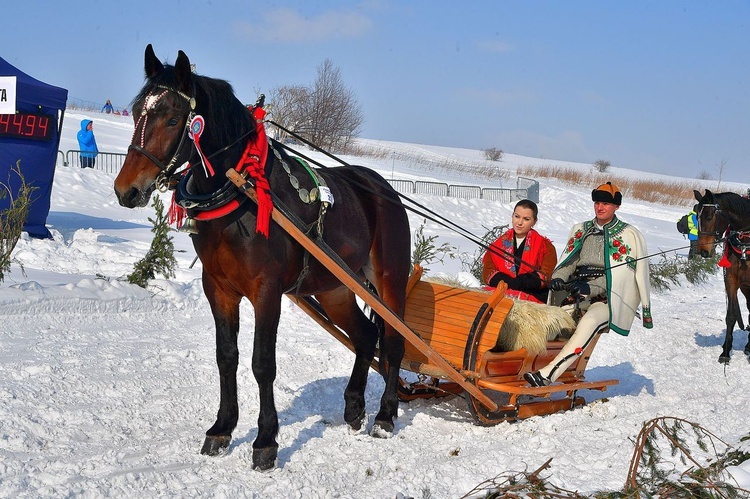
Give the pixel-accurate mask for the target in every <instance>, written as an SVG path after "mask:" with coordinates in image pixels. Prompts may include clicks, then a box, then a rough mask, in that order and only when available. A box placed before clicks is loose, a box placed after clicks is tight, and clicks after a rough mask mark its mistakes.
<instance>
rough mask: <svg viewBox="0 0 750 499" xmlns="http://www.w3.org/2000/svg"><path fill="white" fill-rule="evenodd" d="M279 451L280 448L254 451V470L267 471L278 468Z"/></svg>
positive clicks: (265, 448) (264, 448) (274, 447)
mask: <svg viewBox="0 0 750 499" xmlns="http://www.w3.org/2000/svg"><path fill="white" fill-rule="evenodd" d="M278 451H279V447H278V446H273V447H263V448H262V449H253V469H254V470H258V471H266V470H270V469H271V468H273V467H274V466H276V456H277V454H278Z"/></svg>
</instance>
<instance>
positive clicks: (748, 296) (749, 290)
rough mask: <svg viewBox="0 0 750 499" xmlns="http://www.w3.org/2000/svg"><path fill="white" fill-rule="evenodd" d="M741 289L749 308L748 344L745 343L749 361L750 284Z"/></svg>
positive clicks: (746, 305)
mask: <svg viewBox="0 0 750 499" xmlns="http://www.w3.org/2000/svg"><path fill="white" fill-rule="evenodd" d="M740 289H742V294H744V295H745V308H747V310H748V315H747V327H746V328H745V330H746V331H747V344H746V345H745V350H744V353H745V355H747V357H748V361H750V284H745V285H744V286H742V287H741V288H740ZM740 327H742V326H740Z"/></svg>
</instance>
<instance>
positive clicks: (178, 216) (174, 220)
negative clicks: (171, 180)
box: [167, 192, 187, 229]
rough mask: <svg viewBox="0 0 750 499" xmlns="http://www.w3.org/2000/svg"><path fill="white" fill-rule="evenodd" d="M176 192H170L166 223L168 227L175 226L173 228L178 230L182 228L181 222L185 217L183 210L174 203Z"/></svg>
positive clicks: (185, 213) (185, 212)
mask: <svg viewBox="0 0 750 499" xmlns="http://www.w3.org/2000/svg"><path fill="white" fill-rule="evenodd" d="M175 194H176V192H172V203H171V204H170V205H169V211H168V212H167V223H168V224H169V225H172V224H175V228H177V229H179V228H180V227H182V222H183V221H184V220H185V216H187V211H186V210H185V208H183V207H182V206H180V205H179V204H177V203H176V202H175Z"/></svg>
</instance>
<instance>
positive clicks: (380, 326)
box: [364, 281, 386, 373]
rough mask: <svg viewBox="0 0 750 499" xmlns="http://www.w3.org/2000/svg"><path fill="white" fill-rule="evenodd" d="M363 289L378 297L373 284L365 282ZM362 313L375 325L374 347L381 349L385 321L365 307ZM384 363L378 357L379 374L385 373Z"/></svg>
mask: <svg viewBox="0 0 750 499" xmlns="http://www.w3.org/2000/svg"><path fill="white" fill-rule="evenodd" d="M365 287H366V288H367V289H369V290H370V291H371V292H372V294H374V295H375V296H378V290H377V289H376V288H375V285H374V284H373V283H371V282H370V281H365ZM364 312H365V315H366V316H367V318H368V319H369V320H370V322H372V323H373V324H374V325H375V329H376V331H377V334H378V343H377V346H376V347H377V348H381V346H382V345H383V340H384V338H385V320H383V318H382V317H380V315H378V313H377V312H375V311H374V310H373V309H371V308H370V307H369V306H367V305H365V310H364ZM385 361H386V359H384V358H383V355H378V370H379V371H380V372H381V373H385V368H386V366H385Z"/></svg>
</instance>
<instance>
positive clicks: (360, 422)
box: [346, 411, 367, 433]
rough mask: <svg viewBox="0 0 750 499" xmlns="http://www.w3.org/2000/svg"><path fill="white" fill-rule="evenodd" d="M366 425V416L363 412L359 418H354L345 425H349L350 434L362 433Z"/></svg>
mask: <svg viewBox="0 0 750 499" xmlns="http://www.w3.org/2000/svg"><path fill="white" fill-rule="evenodd" d="M366 423H367V414H366V413H365V411H362V413H361V414H360V415H359V417H356V418H354V419H353V420H351V421H347V422H346V424H348V425H349V431H351V432H352V433H359V432H360V431H362V428H363V427H364V426H365V424H366Z"/></svg>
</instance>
